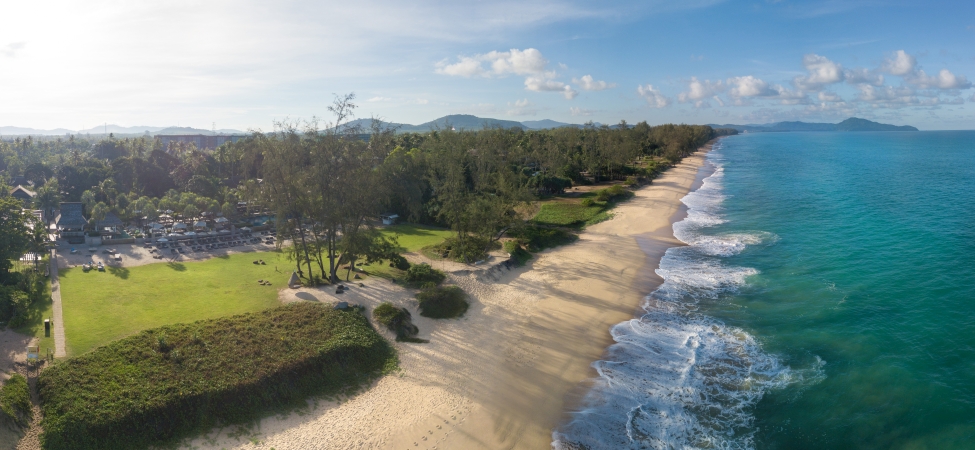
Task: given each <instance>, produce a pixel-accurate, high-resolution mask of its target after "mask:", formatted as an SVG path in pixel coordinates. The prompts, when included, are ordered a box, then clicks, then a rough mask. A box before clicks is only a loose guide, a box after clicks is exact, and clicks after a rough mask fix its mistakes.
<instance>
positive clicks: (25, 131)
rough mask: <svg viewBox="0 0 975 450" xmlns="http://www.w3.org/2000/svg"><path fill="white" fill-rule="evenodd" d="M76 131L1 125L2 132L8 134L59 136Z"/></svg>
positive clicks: (0, 131)
mask: <svg viewBox="0 0 975 450" xmlns="http://www.w3.org/2000/svg"><path fill="white" fill-rule="evenodd" d="M69 133H74V131H71V130H68V129H64V128H55V129H53V130H38V129H35V128H25V127H0V134H2V135H6V136H27V135H33V136H57V135H62V134H69Z"/></svg>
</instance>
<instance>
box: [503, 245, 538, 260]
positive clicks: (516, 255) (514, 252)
mask: <svg viewBox="0 0 975 450" xmlns="http://www.w3.org/2000/svg"><path fill="white" fill-rule="evenodd" d="M504 251H506V252H508V254H509V255H511V260H512V261H514V262H515V264H516V265H518V266H523V265H525V263H526V262H528V260H530V259H532V254H531V253H528V251H527V250H525V248H524V247H522V246H521V244H519V243H518V242H517V241H507V242H505V243H504Z"/></svg>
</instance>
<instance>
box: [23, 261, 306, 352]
mask: <svg viewBox="0 0 975 450" xmlns="http://www.w3.org/2000/svg"><path fill="white" fill-rule="evenodd" d="M258 259H263V260H264V261H265V262H266V263H267V264H266V265H256V264H253V263H252V262H253V261H254V260H258ZM293 267H294V264H293V263H292V262H290V261H288V260H287V259H286V257H285V256H284V255H283V254H282V253H279V252H256V253H251V252H247V253H236V254H231V255H227V256H220V257H215V258H211V259H208V260H206V261H193V262H175V263H157V264H149V265H145V266H135V267H121V268H116V267H109V268H107V269H106V271H105V272H98V271H95V270H93V271H90V272H87V273H85V272H83V271H82V270H81V268H80V267H74V268H68V269H61V271H60V276H61V302H62V310H63V313H64V326H65V337H66V340H67V345H66V347H67V348H66V350H67V353H68V356H77V355H81V354H83V353H85V352H87V351H89V350H91V349H93V348H95V347H98V346H101V345H105V344H107V343H109V342H112V341H115V340H117V339H121V338H123V337H126V336H130V335H133V334H135V333H137V332H139V331H142V330H146V329H150V328H156V327H160V326H163V325H169V324H173V323H186V322H193V321H197V320H202V319H212V318H217V317H224V316H229V315H233V314H242V313H248V312H255V311H262V310H265V309H268V308H271V307H275V306H278V305H279V303H278V300H277V295H278V289H281V288H283V287H285V286H286V285H287V282H288V277H289V276H290V275H291V271H292V270H293ZM259 279H263V280H270V281H271V283H272V285H271V286H261V285H259V284H258V283H257V280H259ZM40 331H41V334H43V325H42V326H41V330H40Z"/></svg>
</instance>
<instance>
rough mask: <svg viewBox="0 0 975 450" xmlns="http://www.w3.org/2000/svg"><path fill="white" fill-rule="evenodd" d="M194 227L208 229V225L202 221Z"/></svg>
mask: <svg viewBox="0 0 975 450" xmlns="http://www.w3.org/2000/svg"><path fill="white" fill-rule="evenodd" d="M193 227H194V228H206V227H207V223H206V222H204V221H202V220H201V221H199V222H196V223H194V224H193Z"/></svg>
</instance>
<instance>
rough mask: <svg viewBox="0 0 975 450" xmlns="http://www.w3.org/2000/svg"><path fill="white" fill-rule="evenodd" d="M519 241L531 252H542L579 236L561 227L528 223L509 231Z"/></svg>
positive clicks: (570, 241)
mask: <svg viewBox="0 0 975 450" xmlns="http://www.w3.org/2000/svg"><path fill="white" fill-rule="evenodd" d="M508 236H510V237H513V238H515V239H516V240H517V241H518V243H520V244H521V245H522V246H524V247H525V248H526V249H527V250H528V251H530V252H540V251H542V250H545V249H547V248H553V247H558V246H560V245H565V244H569V243H572V242H575V240H576V239H578V236H576V235H575V234H572V233H570V232H568V231H565V230H562V229H559V228H543V227H539V226H535V225H528V226H524V227H521V228H518V229H514V230H511V231H509V232H508ZM509 253H510V252H509Z"/></svg>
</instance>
